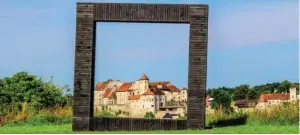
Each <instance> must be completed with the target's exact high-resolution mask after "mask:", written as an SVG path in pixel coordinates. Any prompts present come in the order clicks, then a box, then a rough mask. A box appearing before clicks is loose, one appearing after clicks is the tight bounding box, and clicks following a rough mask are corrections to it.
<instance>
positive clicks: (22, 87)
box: [0, 72, 70, 111]
mask: <svg viewBox="0 0 300 135" xmlns="http://www.w3.org/2000/svg"><path fill="white" fill-rule="evenodd" d="M69 90H70V89H69V88H68V86H62V87H61V86H57V85H55V84H54V82H53V78H51V79H50V81H47V82H44V81H43V80H42V78H40V77H37V76H35V75H32V74H29V73H27V72H18V73H16V74H14V75H13V76H12V77H5V78H3V79H0V93H1V96H0V105H1V104H2V105H4V104H10V105H11V106H13V107H16V108H9V107H5V109H7V110H10V109H11V110H18V109H17V108H20V105H21V104H22V103H28V105H29V107H30V108H31V109H32V110H35V111H38V110H39V109H42V108H48V107H55V106H65V105H70V99H69V98H70V95H67V96H65V95H63V92H64V91H66V92H68V91H69ZM1 108H2V107H1Z"/></svg>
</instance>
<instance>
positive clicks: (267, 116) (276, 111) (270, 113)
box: [206, 102, 299, 125]
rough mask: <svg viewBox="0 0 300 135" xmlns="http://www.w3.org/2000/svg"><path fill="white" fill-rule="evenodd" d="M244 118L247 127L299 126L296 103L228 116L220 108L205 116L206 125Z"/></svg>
mask: <svg viewBox="0 0 300 135" xmlns="http://www.w3.org/2000/svg"><path fill="white" fill-rule="evenodd" d="M245 116H246V117H247V124H249V125H299V104H298V102H291V103H284V104H282V105H276V106H271V107H269V108H268V109H261V110H260V109H253V111H249V110H248V111H244V110H243V109H239V110H237V111H235V112H232V113H229V114H227V113H224V112H223V111H222V109H221V108H220V109H218V110H215V111H213V112H212V113H207V114H206V124H209V123H211V122H215V121H218V120H230V119H237V118H240V117H245Z"/></svg>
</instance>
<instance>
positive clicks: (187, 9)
mask: <svg viewBox="0 0 300 135" xmlns="http://www.w3.org/2000/svg"><path fill="white" fill-rule="evenodd" d="M99 21H108V22H152V23H189V24H190V42H189V71H188V104H187V106H188V110H187V115H188V116H187V120H186V121H182V120H145V119H134V118H132V119H122V118H120V119H109V118H93V112H94V111H93V106H94V103H93V97H94V93H93V87H94V72H95V69H94V68H95V47H96V46H95V37H96V36H95V34H96V32H95V31H96V28H95V27H96V22H99ZM207 31H208V5H188V4H125V3H77V14H76V46H75V71H74V72H75V73H74V74H75V77H74V98H73V101H74V106H73V130H75V131H86V130H152V129H155V130H176V129H187V128H188V129H204V127H205V91H206V76H207V75H206V74H207V71H206V70H207ZM182 122H185V124H183V123H182ZM128 123H131V124H128ZM105 124H109V127H105ZM178 124H179V125H182V126H178ZM99 125H100V126H99Z"/></svg>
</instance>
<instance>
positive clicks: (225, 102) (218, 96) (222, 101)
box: [211, 89, 232, 113]
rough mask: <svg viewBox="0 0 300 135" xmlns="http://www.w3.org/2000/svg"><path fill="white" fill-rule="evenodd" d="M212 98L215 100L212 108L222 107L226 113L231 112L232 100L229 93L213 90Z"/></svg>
mask: <svg viewBox="0 0 300 135" xmlns="http://www.w3.org/2000/svg"><path fill="white" fill-rule="evenodd" d="M211 97H212V98H213V102H212V108H213V109H219V108H220V107H222V109H223V111H224V112H227V113H229V112H231V111H232V108H231V98H230V95H229V93H228V92H227V91H224V90H221V89H214V90H212V93H211Z"/></svg>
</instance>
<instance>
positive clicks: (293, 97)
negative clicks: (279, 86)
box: [290, 87, 297, 100]
mask: <svg viewBox="0 0 300 135" xmlns="http://www.w3.org/2000/svg"><path fill="white" fill-rule="evenodd" d="M290 100H297V91H296V87H291V88H290Z"/></svg>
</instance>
